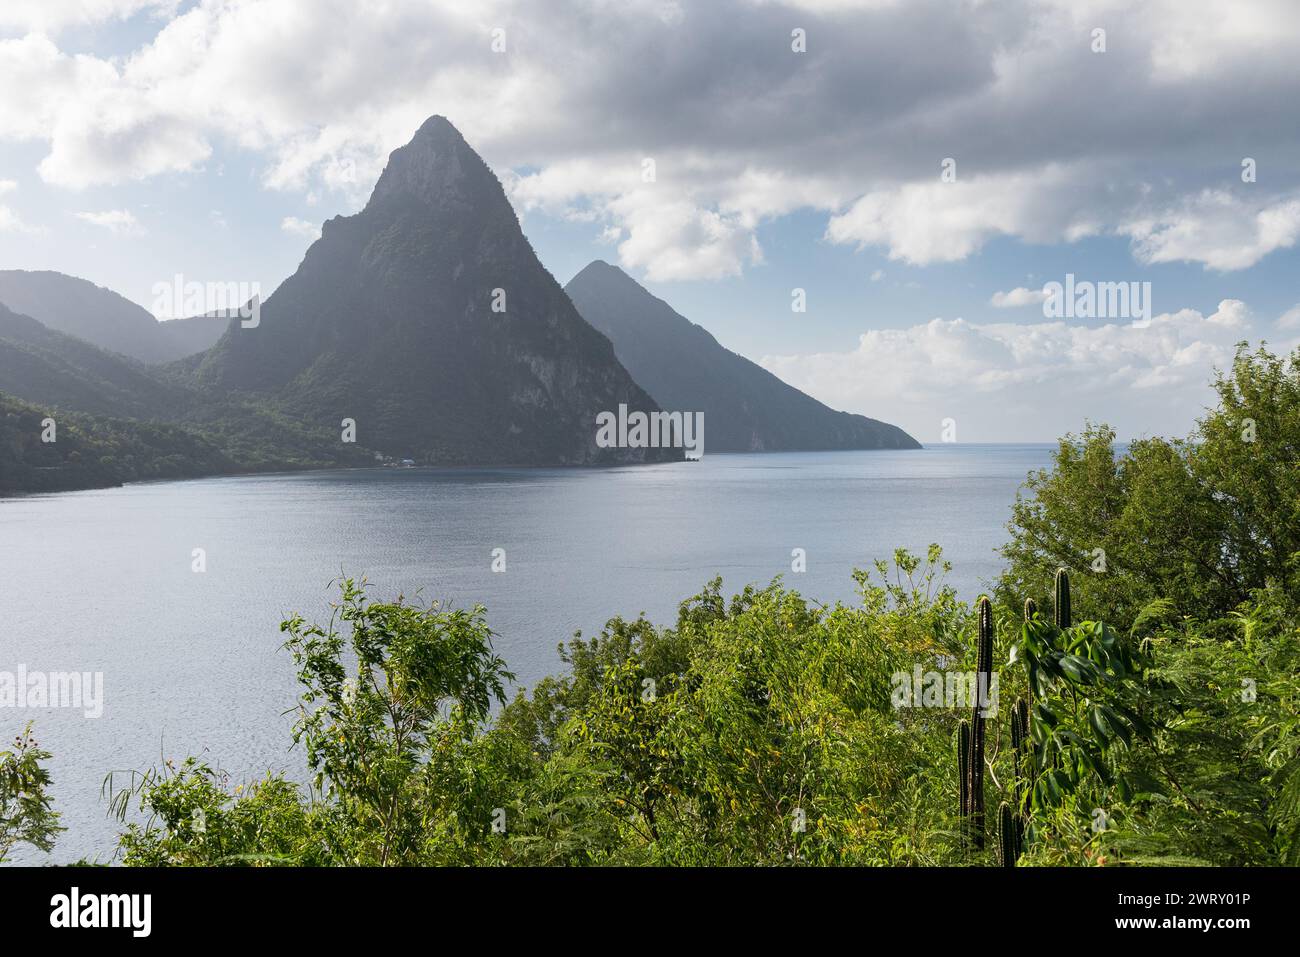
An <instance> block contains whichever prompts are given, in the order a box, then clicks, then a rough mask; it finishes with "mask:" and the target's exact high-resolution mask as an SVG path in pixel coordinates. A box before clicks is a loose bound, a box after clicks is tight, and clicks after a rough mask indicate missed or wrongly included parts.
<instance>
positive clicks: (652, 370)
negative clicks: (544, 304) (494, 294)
mask: <svg viewBox="0 0 1300 957" xmlns="http://www.w3.org/2000/svg"><path fill="white" fill-rule="evenodd" d="M565 291H566V292H568V294H569V297H570V298H571V299H572V300H573V303H574V305H575V306H577V307H578V311H579V312H580V313H581V314H582V316H583V318H584V319H586V320H587V321H588V322H590V323H591V324H592V325H593V326H595V327H596V328H597V329H599V330H600V331H601V332H603V333H605V335H607V336H609V338H610V340H611V341H612V342H613V343H614V351H615V354H616V355H617V356H618V358H619V360H620V361H621V362H622V363H623V365H624V366H626V368H627V370H628V371H629V372H631V373H632V376H633V377H634V378H635V379H636V381H637V382H639V383H640V384H641V385H642V386H644V387H645V389H646V391H648V392H649V393H650V395H651V396H653V397H654V399H655V401H656V402H658V403H659V404H660V405H662V406H663V407H664V408H665V409H670V410H698V411H702V412H703V413H704V422H705V448H706V449H707V450H710V451H714V452H761V451H796V450H802V451H812V450H831V449H915V448H920V447H921V445H920V443H919V442H917V441H916V440H915V439H914V438H912V437H911V436H910V435H908V434H907V433H906V432H904V431H903V430H902V429H900V428H898V427H897V426H894V425H889V424H888V423H885V422H879V421H877V420H876V419H869V418H867V417H866V416H863V415H853V414H850V413H848V412H837V411H835V410H834V409H831V408H828V407H827V406H825V405H823V404H822V403H820V402H818V401H817V400H816V399H814V398H813V397H812V396H810V395H807V394H805V393H803V392H800V391H799V390H798V389H796V388H794V387H793V386H791V385H787V384H786V383H784V382H782V381H781V380H780V379H778V378H777V377H776V376H774V375H772V373H770V372H768V371H767V370H766V369H764V368H762V367H761V366H759V365H756V364H755V363H753V362H750V361H749V360H748V359H746V358H745V357H744V356H740V355H737V354H736V353H734V352H731V351H729V350H728V349H725V348H723V347H722V345H720V344H719V343H718V341H717V340H716V339H714V338H713V336H711V335H709V333H708V331H707V330H705V329H704V328H702V327H701V326H698V325H696V324H695V323H693V322H691V321H690V320H688V319H686V318H685V317H683V316H681V315H679V314H678V313H677V312H675V311H674V310H673V308H672V307H671V306H669V305H668V303H666V302H664V301H663V300H662V299H658V298H656V297H655V296H653V295H651V293H650V292H649V291H648V290H647V289H645V288H644V287H643V286H641V285H640V284H639V283H637V281H636V280H634V279H633V278H632V277H631V276H629V275H628V274H627V273H625V272H623V270H621V269H619V268H618V267H617V266H611V265H610V264H609V263H605V262H601V261H599V260H598V261H596V262H593V263H591V264H590V265H589V266H587V267H586V268H584V269H583V270H582V272H580V273H578V275H576V276H574V277H573V279H572V280H571V281H570V282H569V284H568V285H567V286H566V287H565Z"/></svg>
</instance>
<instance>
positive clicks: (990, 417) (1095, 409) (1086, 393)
mask: <svg viewBox="0 0 1300 957" xmlns="http://www.w3.org/2000/svg"><path fill="white" fill-rule="evenodd" d="M1248 324H1249V312H1248V310H1247V308H1246V305H1245V304H1244V303H1242V302H1241V301H1239V300H1236V299H1225V300H1223V301H1222V302H1220V303H1219V305H1218V308H1217V309H1216V310H1214V311H1213V312H1211V313H1209V314H1204V313H1202V312H1200V311H1197V310H1195V309H1182V310H1179V311H1178V312H1174V313H1162V314H1160V315H1158V316H1155V317H1153V318H1152V320H1151V321H1150V322H1147V323H1130V324H1113V323H1112V324H1105V325H1088V324H1086V323H1083V322H1070V321H1047V322H1039V323H1031V324H1016V323H980V322H970V321H967V320H965V319H933V320H930V321H929V322H924V323H919V324H917V325H912V326H904V327H898V328H889V329H875V330H871V331H868V332H864V333H863V334H862V335H861V336H860V338H859V340H858V344H857V347H856V348H854V349H852V350H850V351H847V352H825V353H815V354H809V355H784V356H766V357H764V358H763V359H762V360H761V364H762V365H763V366H764V367H765V368H766V369H768V370H769V371H771V372H772V373H774V374H775V375H777V376H780V377H781V378H782V379H784V380H785V381H787V382H789V383H791V384H792V385H794V386H797V387H798V388H800V389H804V390H805V391H807V392H810V393H811V394H813V395H815V396H816V397H817V398H818V399H820V400H821V401H823V402H825V403H827V404H828V405H831V406H832V407H835V408H842V409H846V410H848V411H851V412H861V413H863V414H865V415H876V416H879V415H880V414H881V410H882V409H888V410H889V418H890V420H891V421H894V422H896V423H897V424H898V425H901V426H902V427H903V428H905V429H907V430H908V431H910V432H911V433H912V434H913V435H915V436H916V437H917V438H918V439H920V440H921V441H922V442H933V441H937V440H938V437H939V434H940V423H941V422H942V420H943V419H945V418H949V417H951V418H954V419H956V420H957V426H958V441H999V442H1015V441H1051V440H1052V439H1053V438H1054V437H1056V436H1058V435H1061V434H1063V433H1065V432H1068V431H1077V430H1078V429H1080V428H1082V427H1083V425H1084V424H1085V422H1086V421H1088V420H1091V421H1094V422H1101V421H1105V422H1109V423H1110V424H1111V425H1114V426H1115V427H1116V428H1117V429H1119V430H1120V433H1121V436H1122V437H1132V436H1134V435H1136V434H1139V433H1146V434H1150V433H1161V434H1175V435H1176V434H1183V433H1185V432H1186V431H1187V430H1188V429H1189V427H1190V426H1191V424H1192V422H1193V420H1194V419H1195V418H1196V417H1197V416H1198V415H1199V414H1200V412H1201V410H1202V409H1203V408H1204V407H1205V406H1207V405H1208V404H1209V403H1210V402H1211V399H1212V396H1211V391H1210V388H1209V385H1210V382H1211V381H1212V378H1213V372H1214V369H1215V367H1216V366H1219V367H1222V366H1224V365H1226V364H1227V363H1229V362H1230V361H1231V358H1232V355H1233V350H1234V346H1235V343H1236V342H1237V341H1238V340H1239V339H1241V338H1243V337H1244V336H1243V333H1244V331H1245V330H1246V329H1247V327H1248Z"/></svg>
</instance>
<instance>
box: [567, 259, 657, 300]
mask: <svg viewBox="0 0 1300 957" xmlns="http://www.w3.org/2000/svg"><path fill="white" fill-rule="evenodd" d="M575 284H576V285H577V286H580V287H581V286H585V285H588V284H594V285H598V286H601V287H605V288H613V287H618V286H624V287H633V286H634V287H636V288H637V289H638V290H640V291H641V292H642V293H644V294H645V295H647V296H648V295H650V291H649V290H647V289H646V288H645V287H644V286H642V285H641V284H640V283H639V282H637V281H636V280H635V279H633V278H632V277H631V276H629V275H628V274H627V273H626V272H625V271H624V270H623V269H622V268H620V267H618V266H615V265H613V264H611V263H607V262H605V260H603V259H593V260H592V261H591V262H589V263H587V265H585V266H583V267H582V269H581V270H579V271H578V274H577V275H576V276H574V277H573V278H572V279H570V280H569V285H570V286H573V285H575Z"/></svg>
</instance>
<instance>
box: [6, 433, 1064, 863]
mask: <svg viewBox="0 0 1300 957" xmlns="http://www.w3.org/2000/svg"><path fill="white" fill-rule="evenodd" d="M1051 450H1052V446H1049V445H942V446H935V447H931V448H927V449H925V450H922V451H909V452H892V451H884V452H829V453H783V454H767V455H706V456H705V457H704V459H703V460H702V461H701V462H698V463H682V464H674V465H663V466H646V467H639V468H628V469H609V470H574V469H499V470H488V471H437V470H424V469H413V470H401V471H393V470H387V471H364V472H315V473H308V474H292V475H274V476H250V477H239V478H220V479H205V480H199V481H191V482H175V483H157V484H143V485H132V486H128V487H126V488H121V489H111V490H107V491H95V492H72V493H64V494H60V495H47V496H33V497H28V498H18V499H0V583H3V585H2V586H0V587H3V592H2V593H0V671H8V672H11V673H14V672H17V670H18V668H19V666H20V665H22V666H25V667H26V669H27V670H28V671H45V672H49V671H82V672H85V671H90V672H96V671H100V672H103V675H104V698H105V703H104V711H103V716H102V717H101V718H99V719H97V720H92V719H87V718H85V717H83V715H82V713H81V712H80V711H77V710H67V709H53V708H51V709H41V708H26V709H13V708H0V735H3V736H4V737H5V739H6V740H9V737H10V736H11V735H13V734H15V733H16V732H17V731H18V730H19V729H20V728H21V726H22V725H23V724H24V723H25V722H26V721H27V720H29V719H30V720H34V722H35V730H36V737H37V739H38V740H39V741H40V742H41V745H42V746H43V747H45V748H46V749H47V750H49V751H52V752H53V753H54V757H53V759H52V761H51V762H50V769H51V771H52V773H53V775H54V782H55V787H54V798H55V806H56V808H57V809H58V810H60V811H61V812H62V813H63V816H64V820H63V823H64V825H65V826H67V828H68V831H67V832H66V833H65V834H63V835H62V837H61V840H60V842H59V845H58V847H57V848H56V849H55V852H54V854H53V855H51V856H49V857H47V856H45V855H34V854H31V853H24V852H23V851H19V852H17V853H16V855H15V860H17V861H19V862H27V863H34V862H39V861H43V860H54V861H58V862H68V861H75V860H77V859H79V858H81V857H86V858H88V859H92V860H99V861H105V862H106V861H109V860H111V858H112V855H113V849H114V835H115V834H116V832H117V829H118V825H117V823H116V822H115V821H111V820H109V819H108V818H107V816H106V811H107V805H106V802H105V801H104V799H103V798H102V797H101V794H100V786H101V784H102V782H103V780H104V777H105V775H106V774H107V773H108V772H109V771H114V770H116V771H129V770H132V769H136V770H143V769H146V768H148V767H151V766H155V765H158V764H159V763H160V762H161V761H162V760H163V759H175V760H176V761H177V763H179V761H180V759H182V758H184V757H185V756H186V755H189V754H195V755H201V756H202V757H204V758H205V759H206V760H207V761H208V762H209V763H210V764H212V765H214V766H219V767H221V768H224V769H226V770H228V771H229V772H230V773H231V774H232V776H233V778H234V780H235V781H237V782H238V781H245V780H251V779H254V778H257V777H260V776H261V774H262V772H264V771H265V770H268V769H271V770H280V769H284V770H287V771H289V772H290V773H291V774H294V775H300V774H301V769H302V763H303V762H302V757H301V754H300V753H299V752H297V751H293V752H291V751H289V740H290V739H289V727H290V724H291V719H290V718H289V717H287V716H286V715H285V712H286V711H287V710H289V709H290V708H292V707H293V705H294V702H295V692H296V683H295V679H294V675H293V668H292V663H291V662H290V660H289V658H288V655H287V653H285V652H282V651H280V650H279V646H280V641H281V636H280V633H279V630H278V626H279V622H280V621H281V619H283V618H285V617H288V616H289V615H291V614H292V613H294V612H301V613H302V614H303V615H304V617H306V618H308V619H309V620H320V621H322V622H323V621H325V620H327V619H328V615H329V601H330V599H331V597H332V592H331V589H330V588H329V583H330V582H331V580H333V579H334V578H336V577H338V576H339V574H340V572H345V573H346V574H348V575H350V576H354V577H360V576H365V577H367V578H368V579H369V580H370V581H371V582H372V583H373V589H372V592H371V594H372V595H374V596H375V597H383V598H389V597H393V596H396V595H397V594H399V593H403V594H405V595H407V596H414V595H416V594H419V595H421V596H423V597H424V598H426V599H434V598H436V599H440V600H443V601H450V602H453V603H455V604H458V605H465V606H468V605H472V604H474V603H475V602H482V603H484V604H485V605H487V608H488V621H489V623H490V625H491V626H492V628H493V630H494V631H495V632H497V634H498V638H497V640H496V649H497V651H498V652H499V653H500V654H501V655H502V656H503V657H504V658H505V659H506V661H507V663H508V665H509V667H510V669H511V670H512V671H514V672H515V673H516V675H517V676H518V679H519V681H520V682H521V683H522V684H525V685H527V684H531V683H532V682H534V681H536V680H537V679H538V678H541V677H542V676H544V675H546V674H549V673H552V672H554V671H556V670H557V669H558V666H559V660H558V658H557V656H556V651H555V648H556V645H557V644H558V643H559V642H561V641H564V640H567V639H568V638H570V637H571V636H572V635H573V633H574V632H575V631H577V630H581V631H583V632H584V633H587V634H590V633H593V632H596V631H598V630H599V629H600V626H601V625H602V624H603V623H604V622H605V621H606V619H608V618H610V617H612V616H614V615H619V614H621V615H624V616H627V617H635V615H636V614H637V613H638V612H641V611H644V612H645V613H646V614H647V615H648V616H649V617H650V618H651V619H652V620H654V621H655V622H657V623H668V622H671V621H672V620H673V618H674V616H675V612H676V607H677V603H678V602H679V601H680V600H681V599H683V598H686V597H688V596H690V595H693V594H695V593H696V592H698V591H699V590H700V588H701V586H703V585H704V583H705V582H706V581H708V580H709V578H711V577H712V576H713V575H715V574H721V575H722V577H723V580H724V584H725V586H726V588H727V589H729V590H736V589H738V588H740V587H741V586H743V585H745V584H746V583H750V582H753V583H767V582H768V581H770V580H771V579H772V578H773V577H774V576H776V575H784V576H785V579H786V582H787V583H788V584H789V585H790V586H792V587H794V588H797V589H798V590H799V591H801V592H802V593H804V594H805V595H807V596H810V597H812V598H816V599H818V600H821V601H827V602H829V601H834V600H837V599H839V600H843V601H852V600H853V599H854V589H853V582H852V579H851V578H850V572H851V570H852V569H853V568H854V567H855V566H859V567H869V565H870V562H871V561H872V560H873V559H875V558H888V557H889V556H890V555H891V554H892V552H893V550H894V549H895V548H896V547H899V546H906V547H908V548H911V549H913V550H919V551H921V552H924V549H925V547H926V546H927V545H928V544H929V543H930V542H938V543H939V544H941V545H942V546H943V548H944V553H945V556H946V557H947V558H948V559H949V560H951V561H952V563H953V565H954V568H953V572H952V575H951V576H950V579H949V581H950V582H951V583H952V584H953V585H954V586H955V587H956V588H957V590H958V592H959V593H960V594H961V596H962V597H963V598H967V599H969V598H973V597H974V596H975V595H977V594H978V593H979V591H980V590H981V589H982V588H983V587H984V586H985V585H986V583H987V582H989V581H990V580H991V579H992V578H993V577H994V576H995V575H996V574H997V572H998V570H999V568H1000V562H999V559H998V556H997V555H996V553H995V549H996V548H997V547H998V546H999V545H1000V544H1002V542H1003V541H1004V540H1005V538H1006V530H1005V524H1006V521H1007V518H1008V517H1009V514H1010V507H1011V504H1012V502H1013V501H1014V500H1015V494H1016V489H1017V488H1018V486H1019V485H1020V483H1021V482H1022V481H1023V480H1024V478H1025V475H1026V474H1027V473H1028V472H1029V471H1030V470H1033V469H1037V468H1040V467H1042V466H1045V465H1047V464H1048V462H1049V459H1050V455H1051ZM195 548H203V549H205V550H206V553H207V571H206V573H204V574H195V573H194V572H193V571H191V552H192V551H193V549H195ZM496 548H502V549H504V550H505V553H506V571H505V572H504V573H493V572H492V567H491V566H492V550H493V549H496ZM794 548H803V549H805V551H806V552H807V562H808V570H807V572H805V573H803V574H791V573H790V562H791V554H790V553H791V549H794Z"/></svg>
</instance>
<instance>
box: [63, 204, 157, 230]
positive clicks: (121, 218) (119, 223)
mask: <svg viewBox="0 0 1300 957" xmlns="http://www.w3.org/2000/svg"><path fill="white" fill-rule="evenodd" d="M77 218H78V219H80V220H81V221H82V222H85V223H90V224H91V225H92V226H98V227H100V228H101V229H107V230H108V231H109V232H110V233H113V234H114V235H116V236H141V235H143V234H144V232H145V229H144V227H143V226H142V225H140V221H139V220H138V219H136V218H135V214H134V213H132V212H131V211H130V210H129V209H109V210H105V211H103V212H99V213H95V212H85V213H77Z"/></svg>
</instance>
